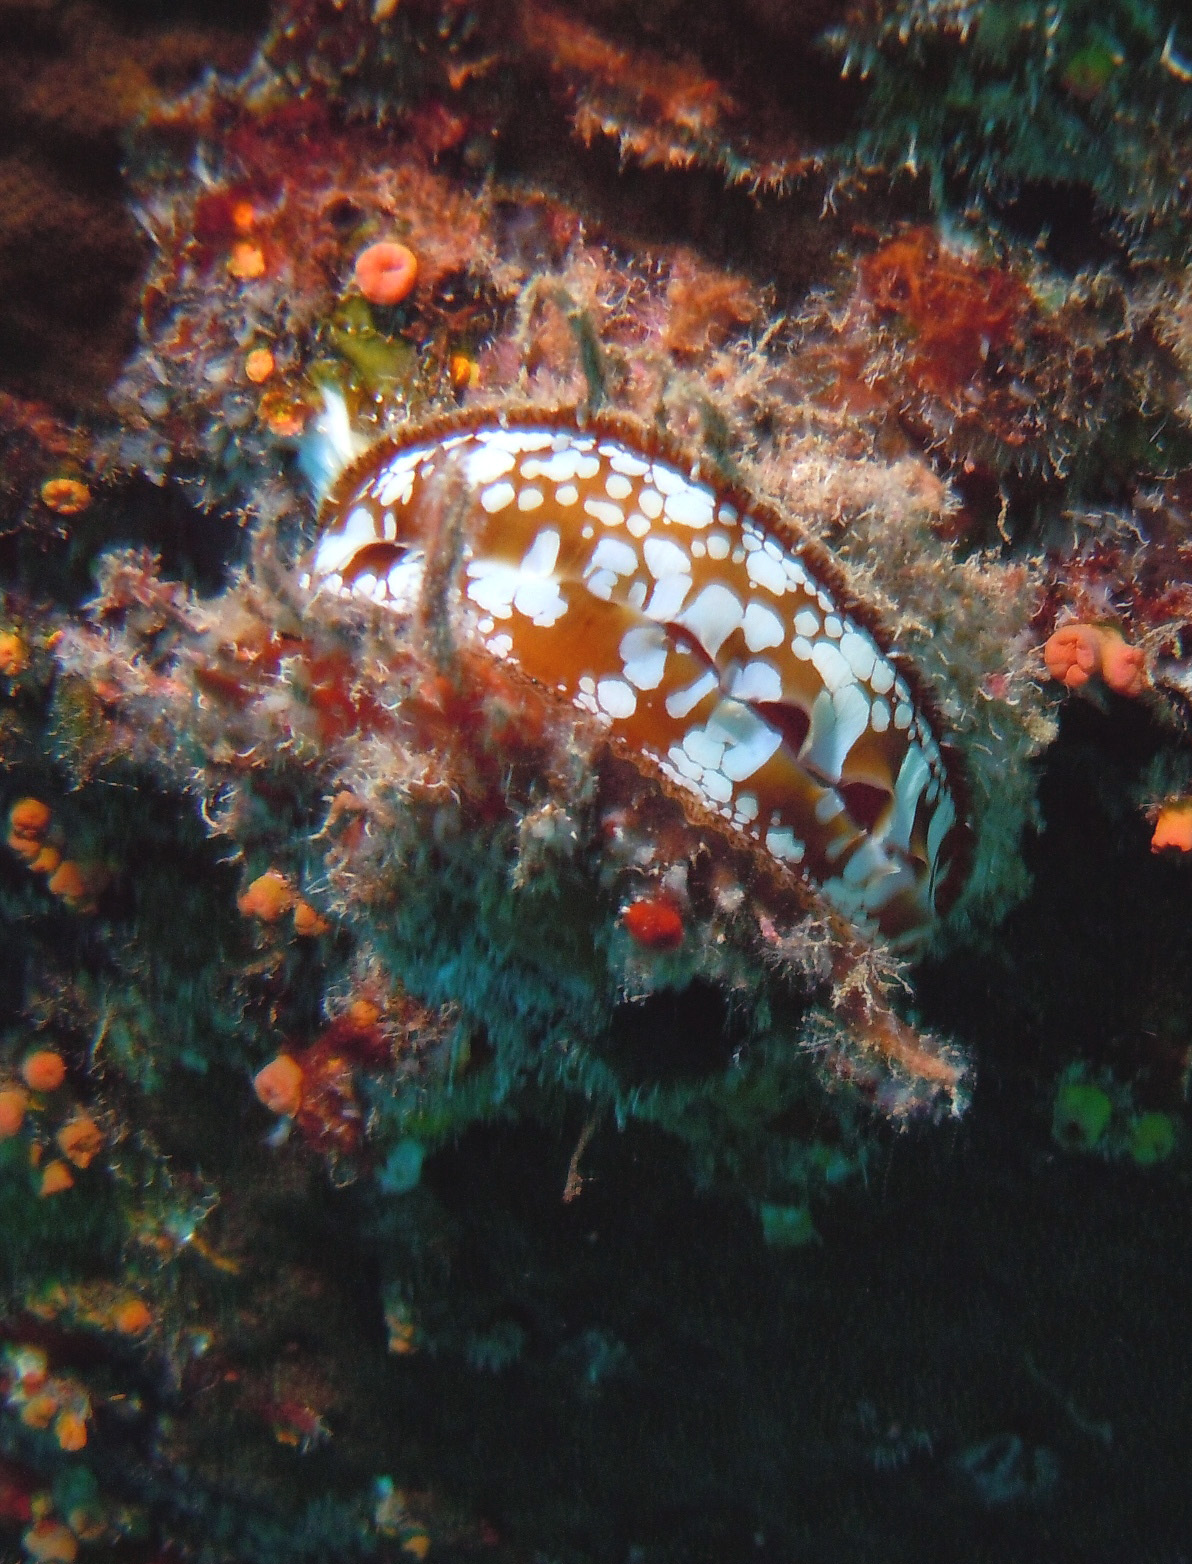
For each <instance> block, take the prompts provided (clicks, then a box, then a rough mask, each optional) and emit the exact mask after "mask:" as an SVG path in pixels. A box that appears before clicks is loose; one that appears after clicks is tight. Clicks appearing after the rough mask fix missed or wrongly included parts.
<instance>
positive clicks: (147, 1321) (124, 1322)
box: [112, 1298, 153, 1336]
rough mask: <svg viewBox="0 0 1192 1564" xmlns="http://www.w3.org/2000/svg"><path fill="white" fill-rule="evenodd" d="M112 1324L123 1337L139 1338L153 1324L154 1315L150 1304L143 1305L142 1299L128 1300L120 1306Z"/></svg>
mask: <svg viewBox="0 0 1192 1564" xmlns="http://www.w3.org/2000/svg"><path fill="white" fill-rule="evenodd" d="M112 1324H113V1325H114V1326H115V1327H116V1329H117V1330H118V1331H119V1332H120V1334H121V1335H122V1336H139V1335H140V1334H141V1332H142V1331H147V1330H148V1329H149V1327H150V1325H152V1324H153V1315H152V1314H151V1313H150V1312H149V1306H148V1304H146V1303H142V1301H141V1300H140V1298H128V1299H126V1300H125V1302H124V1303H122V1304H120V1305H118V1307H117V1309H116V1312H115V1313H114V1314H113V1316H112Z"/></svg>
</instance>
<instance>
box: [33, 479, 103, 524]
mask: <svg viewBox="0 0 1192 1564" xmlns="http://www.w3.org/2000/svg"><path fill="white" fill-rule="evenodd" d="M41 503H42V504H43V505H44V506H45V507H46V509H47V510H52V511H55V512H56V513H57V514H58V515H59V516H77V515H78V514H79V512H80V511H83V510H86V509H87V507H88V505H90V503H91V490H90V489H89V488H88V487H87V485H86V484H85V483H84V482H83V481H82V479H81V478H47V479H46V481H45V482H44V483H43V484H42V486H41Z"/></svg>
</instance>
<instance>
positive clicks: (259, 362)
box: [244, 348, 274, 386]
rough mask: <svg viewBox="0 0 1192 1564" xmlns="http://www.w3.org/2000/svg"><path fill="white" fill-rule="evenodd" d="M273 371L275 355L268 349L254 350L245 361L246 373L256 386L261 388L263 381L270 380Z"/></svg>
mask: <svg viewBox="0 0 1192 1564" xmlns="http://www.w3.org/2000/svg"><path fill="white" fill-rule="evenodd" d="M273 370H274V360H273V354H272V353H270V351H269V349H268V348H253V350H252V352H251V353H250V354H249V355H248V357H247V358H246V359H245V360H244V373H245V374H246V375H247V376H248V378H249V379H250V380H251V381H252V383H253V385H254V386H259V385H260V384H261V382H262V381H263V380H268V379H269V376H270V375H271V374H272V373H273Z"/></svg>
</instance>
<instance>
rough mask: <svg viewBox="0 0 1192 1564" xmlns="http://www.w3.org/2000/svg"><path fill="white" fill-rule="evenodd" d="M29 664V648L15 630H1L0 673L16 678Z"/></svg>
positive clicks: (6, 676)
mask: <svg viewBox="0 0 1192 1564" xmlns="http://www.w3.org/2000/svg"><path fill="white" fill-rule="evenodd" d="M28 666H29V649H28V647H26V645H25V643H24V641H22V640H21V638H20V636H19V635H18V634H17V632H16V631H15V630H2V631H0V675H2V676H3V677H4V678H7V679H15V678H16V677H17V675H18V674H22V673H24V671H25V669H26V668H28Z"/></svg>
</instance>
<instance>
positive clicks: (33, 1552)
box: [21, 1519, 79, 1564]
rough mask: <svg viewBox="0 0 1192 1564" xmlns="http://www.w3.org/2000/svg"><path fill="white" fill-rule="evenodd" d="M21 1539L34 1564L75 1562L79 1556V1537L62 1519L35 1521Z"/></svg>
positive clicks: (66, 1563)
mask: <svg viewBox="0 0 1192 1564" xmlns="http://www.w3.org/2000/svg"><path fill="white" fill-rule="evenodd" d="M21 1541H22V1542H23V1543H24V1545H25V1552H26V1553H27V1554H28V1555H29V1557H30V1558H31V1559H32V1560H34V1564H74V1561H75V1559H76V1558H78V1556H79V1543H78V1538H77V1537H76V1536H75V1534H74V1532H73V1531H71V1529H70V1527H69V1526H64V1525H63V1524H62V1522H61V1521H52V1520H49V1519H44V1520H40V1521H35V1522H34V1523H33V1525H32V1526H30V1528H29V1530H28V1531H27V1532H26V1533H25V1535H24V1536H23V1537H22V1538H21Z"/></svg>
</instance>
